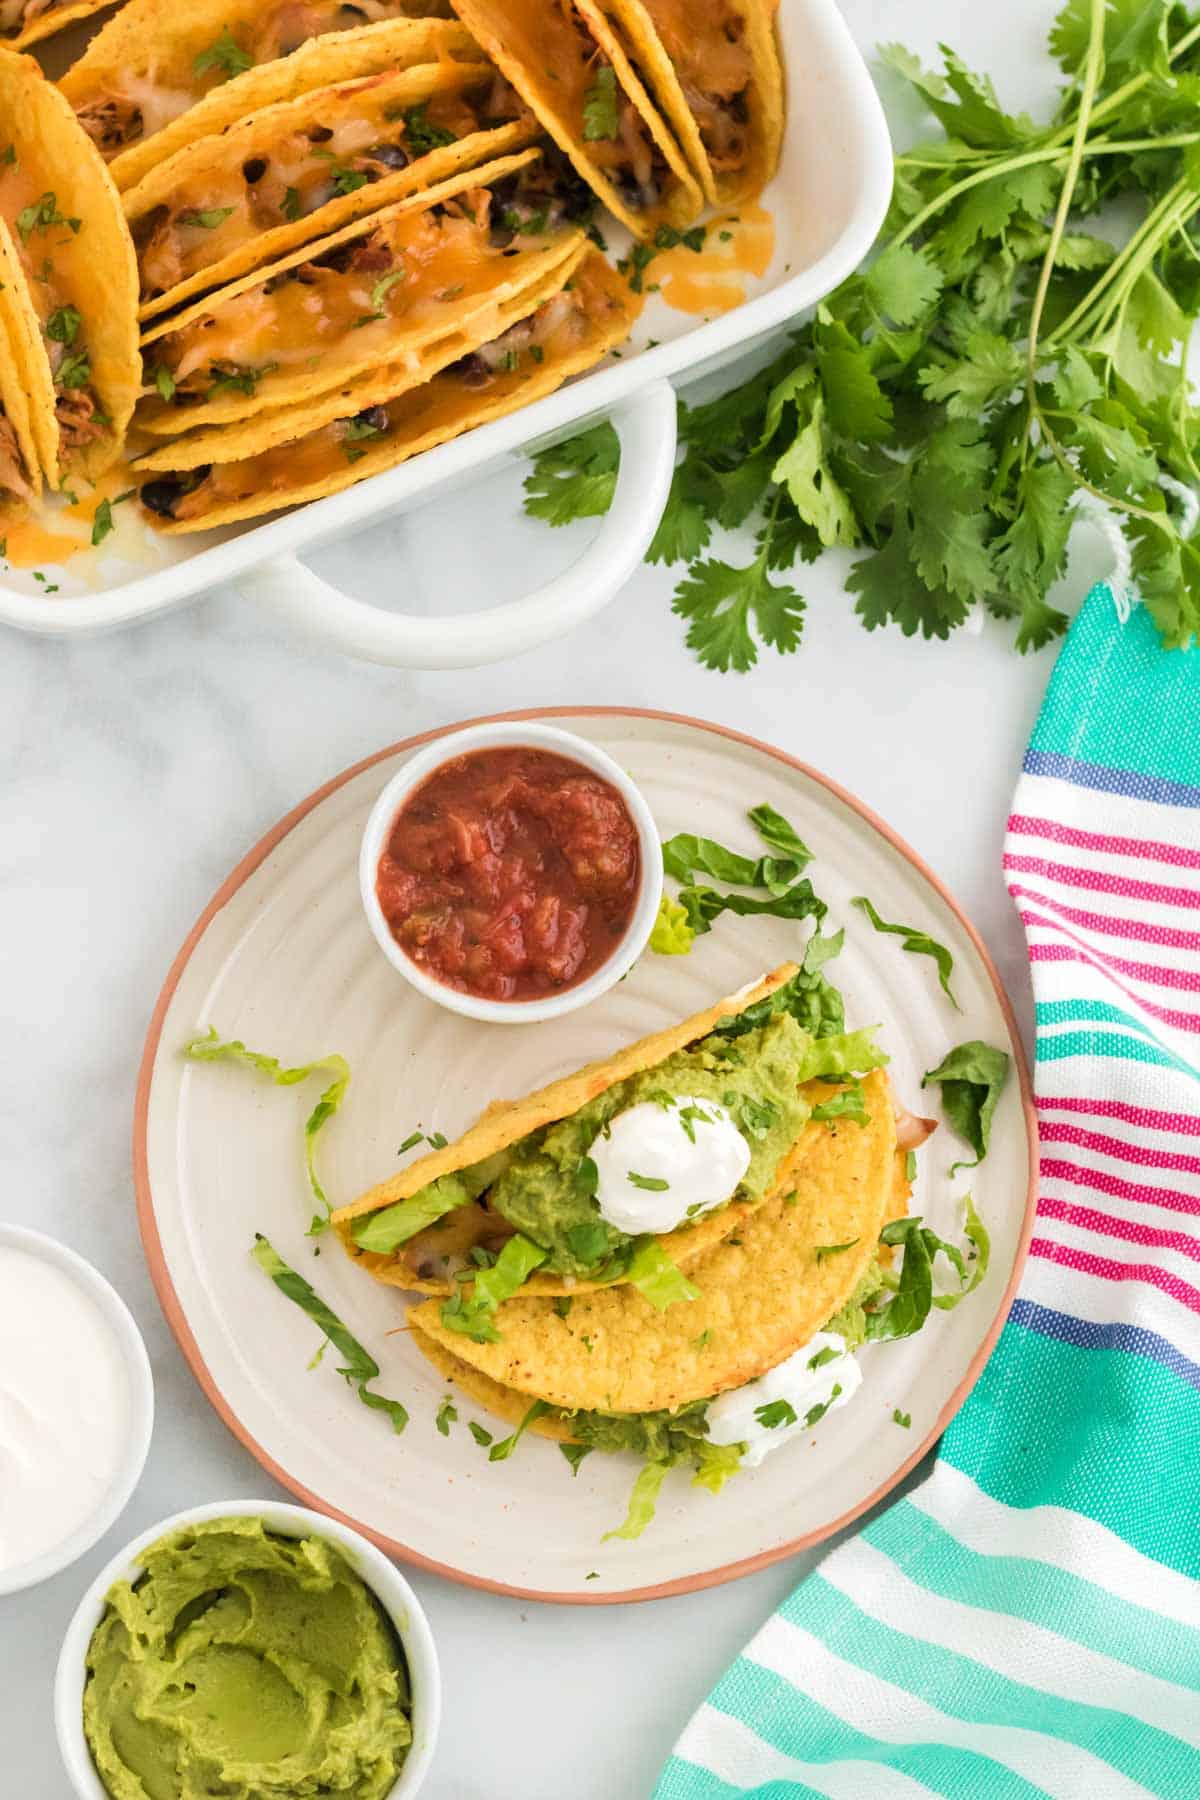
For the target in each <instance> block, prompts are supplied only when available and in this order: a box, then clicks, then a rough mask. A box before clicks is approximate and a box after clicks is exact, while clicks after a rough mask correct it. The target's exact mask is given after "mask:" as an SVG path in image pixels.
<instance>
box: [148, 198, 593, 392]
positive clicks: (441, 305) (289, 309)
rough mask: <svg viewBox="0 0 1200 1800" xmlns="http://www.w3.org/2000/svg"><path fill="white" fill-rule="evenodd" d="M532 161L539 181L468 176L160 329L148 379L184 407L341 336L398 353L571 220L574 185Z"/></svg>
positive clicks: (318, 351)
mask: <svg viewBox="0 0 1200 1800" xmlns="http://www.w3.org/2000/svg"><path fill="white" fill-rule="evenodd" d="M532 167H533V168H534V170H535V174H534V176H533V177H532V186H529V187H527V185H526V184H525V183H524V182H522V181H521V179H520V178H519V177H518V179H517V180H516V182H515V183H514V184H512V185H511V186H508V185H506V184H497V186H496V187H473V188H466V189H464V190H463V191H462V192H460V193H457V194H455V195H453V196H452V197H451V198H449V199H446V200H443V201H439V202H437V203H435V204H434V205H432V206H429V207H426V208H424V210H419V211H418V210H409V211H394V212H392V213H391V214H390V215H388V214H386V213H385V214H380V215H379V216H378V218H377V220H376V221H375V222H374V223H373V224H371V225H370V226H369V228H367V229H363V230H361V231H359V232H358V233H357V234H356V235H354V236H352V237H349V238H347V239H345V240H344V241H343V242H341V243H335V244H333V245H332V246H331V247H330V248H328V249H326V250H323V251H322V250H318V252H317V254H316V255H314V256H313V257H312V258H311V259H309V260H308V261H305V262H300V263H296V264H294V265H293V266H292V267H290V268H286V269H284V270H282V271H281V272H280V273H278V274H275V275H271V276H268V277H267V278H266V279H265V280H263V281H261V282H258V283H256V284H255V285H254V286H252V287H249V288H246V289H244V290H243V291H242V292H241V293H236V294H234V295H233V296H232V297H231V298H230V299H228V300H226V301H224V302H223V303H221V304H219V305H218V306H217V307H216V308H215V309H214V310H213V311H212V312H208V313H202V314H201V315H200V316H199V317H197V318H195V319H193V320H192V321H191V323H189V324H187V325H183V326H181V327H180V328H179V329H178V330H176V331H173V332H170V333H169V334H167V335H166V336H164V337H163V338H162V339H161V340H160V341H159V342H158V343H157V344H156V345H155V346H154V349H153V351H152V352H151V354H152V356H153V359H154V361H153V365H152V367H151V368H150V369H149V370H148V376H147V378H148V380H149V381H150V382H152V383H153V385H154V387H156V388H157V390H158V393H159V394H160V395H161V396H162V398H163V399H164V400H165V401H166V402H167V403H168V405H169V406H171V407H174V408H178V409H179V410H180V412H181V414H182V413H185V412H186V409H187V407H188V406H189V405H194V404H196V403H197V402H200V401H204V400H206V399H210V398H212V397H214V396H218V395H222V394H230V393H240V394H245V395H246V396H253V395H254V394H255V393H256V391H257V389H258V386H259V383H260V382H261V381H262V380H263V379H264V378H265V377H267V376H269V375H274V374H275V373H276V372H277V371H283V372H287V371H292V372H296V371H298V370H300V369H302V368H303V367H304V366H306V365H308V366H310V367H311V368H313V369H314V370H315V369H316V368H318V367H319V366H320V365H321V362H322V359H323V358H324V357H327V356H328V355H329V354H330V352H331V350H332V349H333V347H334V346H341V348H342V351H343V355H342V358H341V360H340V362H339V364H338V366H339V367H347V366H351V365H352V366H353V367H356V368H358V367H369V366H370V364H371V362H372V359H373V358H374V357H375V356H376V355H378V357H380V358H381V359H385V358H387V357H389V356H392V357H394V356H395V355H396V353H397V349H398V348H401V347H403V345H404V344H408V345H409V346H415V345H416V344H418V343H419V342H420V341H422V339H423V338H428V337H430V336H432V335H435V334H436V332H437V330H438V328H439V326H444V327H445V328H446V329H449V328H450V327H451V326H452V325H453V324H454V323H455V322H456V318H457V317H461V315H462V314H463V313H465V312H466V311H467V310H468V309H469V308H470V306H471V304H472V303H473V302H482V301H485V300H486V299H487V298H488V297H489V295H490V294H491V293H492V292H493V291H494V289H495V288H496V285H497V283H498V282H499V281H501V280H502V279H503V278H504V275H505V274H506V273H507V270H508V268H509V267H511V266H512V265H511V264H509V263H508V260H507V259H509V258H512V257H517V256H520V254H521V253H522V252H523V251H538V250H545V249H549V248H551V247H552V246H553V245H554V243H555V242H556V241H557V240H559V239H561V237H562V236H563V234H564V232H565V231H566V230H567V229H568V228H569V224H570V220H571V217H572V214H573V209H574V207H575V205H576V199H575V196H574V195H573V193H572V192H571V191H570V190H564V191H563V192H561V193H555V194H552V195H547V194H546V190H545V187H544V185H543V184H544V180H545V177H544V175H538V174H537V173H536V164H535V165H532ZM521 173H522V174H523V173H524V171H521ZM530 193H532V194H536V195H537V196H538V197H539V198H538V200H537V201H536V202H534V203H531V202H530V200H529V198H528V195H529V194H530ZM543 199H544V204H543V203H542V201H543ZM513 220H517V221H518V224H517V225H514V224H513V222H512V221H513ZM514 274H515V270H514ZM326 373H327V374H328V370H326ZM333 378H334V379H336V375H335V376H334V377H333ZM325 385H326V386H328V385H330V380H328V379H327V380H326V381H325Z"/></svg>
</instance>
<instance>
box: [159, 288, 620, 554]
mask: <svg viewBox="0 0 1200 1800" xmlns="http://www.w3.org/2000/svg"><path fill="white" fill-rule="evenodd" d="M622 288H623V284H622V283H621V282H620V280H619V278H618V277H617V276H615V275H614V274H613V272H612V270H611V269H609V268H608V267H607V265H606V264H605V263H604V261H603V259H602V258H601V257H599V256H595V257H591V256H589V257H587V258H585V260H584V261H583V262H582V263H581V264H580V265H579V267H578V269H577V271H576V273H575V276H574V278H573V280H572V283H571V285H570V286H569V287H567V288H564V289H563V290H561V291H560V292H559V293H557V294H555V295H554V296H553V297H552V298H551V299H549V300H547V301H545V302H544V303H543V305H542V306H540V307H539V308H538V310H537V311H536V312H535V313H533V314H531V315H530V317H529V318H527V319H522V320H520V321H519V322H518V323H517V324H516V325H514V326H512V327H511V328H510V329H509V330H508V331H506V332H505V333H504V334H503V335H502V336H501V337H500V338H497V339H496V340H495V341H494V343H492V344H490V345H487V346H485V348H484V351H483V352H482V353H481V354H478V355H476V356H468V357H465V358H464V359H463V360H462V361H461V362H459V363H455V364H453V365H452V366H451V367H450V368H448V369H443V370H442V371H441V373H440V374H438V375H435V376H434V377H433V378H432V380H430V381H427V382H425V383H424V384H423V385H422V386H420V387H416V388H411V389H409V391H408V392H407V393H404V394H401V395H399V396H398V397H397V398H396V399H395V400H391V401H388V402H387V403H386V405H385V406H383V407H381V408H372V409H371V414H372V417H374V414H375V413H376V412H382V413H385V414H386V426H385V427H382V428H380V429H379V430H378V432H377V433H375V434H374V435H366V436H358V435H355V430H356V427H355V421H353V420H350V419H338V420H336V421H334V422H333V423H332V424H329V425H325V426H323V427H322V428H321V429H320V430H319V431H313V432H309V434H308V435H307V436H306V437H302V438H294V439H293V440H292V441H291V443H286V444H278V445H276V446H275V447H274V448H273V449H270V450H266V451H263V452H262V454H261V455H259V456H251V457H246V458H244V459H243V460H242V461H240V462H236V463H227V464H224V465H220V464H218V465H217V466H215V467H214V468H213V469H212V471H211V472H210V473H209V474H208V475H207V476H206V477H205V478H204V480H203V481H202V482H200V483H199V485H198V486H197V487H196V488H194V489H193V490H192V492H191V493H189V494H187V495H186V496H185V497H184V498H183V499H182V500H181V501H180V502H179V503H178V504H177V505H176V507H175V509H174V514H173V516H174V517H175V518H176V519H189V518H200V517H202V516H203V515H204V514H205V513H207V512H209V511H215V510H216V509H218V508H219V507H222V506H224V505H227V504H228V503H229V502H230V501H236V500H244V499H247V498H250V497H251V496H259V495H262V494H264V493H272V492H277V493H280V494H281V495H282V494H286V493H298V492H301V491H303V490H304V489H306V488H308V487H309V486H311V485H313V484H316V483H320V482H324V481H327V480H329V479H331V478H333V477H336V476H339V475H341V474H343V473H344V472H345V471H346V470H347V469H348V468H353V469H355V471H356V474H355V479H358V478H360V477H361V476H365V475H369V474H371V473H372V472H373V468H374V465H375V463H376V462H377V461H379V460H381V459H380V458H377V457H373V456H372V452H373V451H376V450H379V451H386V452H387V456H388V460H389V462H394V461H398V460H400V458H399V457H398V456H397V454H396V451H397V447H398V446H399V445H401V444H403V443H405V442H417V441H420V440H423V439H425V438H426V437H428V436H429V435H430V434H437V433H439V432H443V431H444V432H446V433H450V432H453V431H454V430H456V429H460V428H461V427H462V425H463V424H464V423H469V422H470V421H469V415H470V410H471V405H472V400H473V399H475V398H478V399H479V400H480V401H481V403H486V405H487V406H488V407H489V408H491V407H492V406H494V405H503V404H505V403H507V402H508V401H510V400H513V399H515V398H517V397H518V396H519V395H520V393H521V390H522V389H523V388H525V387H526V386H528V385H530V384H532V383H533V382H535V381H537V380H538V379H539V378H541V377H542V376H543V375H544V373H545V372H546V371H547V370H549V371H552V370H553V369H554V367H555V366H556V365H558V366H561V365H563V364H565V363H567V362H568V360H569V359H571V358H573V357H575V356H577V355H578V353H579V352H580V351H581V350H583V349H584V348H585V347H586V346H587V345H588V344H589V343H591V342H598V341H599V340H604V339H606V338H607V337H608V336H609V334H610V333H611V331H612V326H613V320H614V315H617V314H621V315H625V316H628V314H629V312H630V310H631V309H630V302H629V299H628V297H627V295H626V294H625V293H623V292H622ZM480 365H482V367H481V366H480ZM281 504H282V501H281Z"/></svg>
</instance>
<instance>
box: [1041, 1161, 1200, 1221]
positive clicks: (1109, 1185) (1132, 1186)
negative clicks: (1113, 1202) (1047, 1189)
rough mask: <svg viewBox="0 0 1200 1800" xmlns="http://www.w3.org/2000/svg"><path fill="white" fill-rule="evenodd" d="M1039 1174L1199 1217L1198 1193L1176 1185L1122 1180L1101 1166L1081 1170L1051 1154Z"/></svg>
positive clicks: (1124, 1198)
mask: <svg viewBox="0 0 1200 1800" xmlns="http://www.w3.org/2000/svg"><path fill="white" fill-rule="evenodd" d="M1041 1176H1042V1180H1043V1181H1066V1182H1069V1183H1070V1185H1071V1186H1072V1187H1085V1188H1091V1189H1092V1190H1093V1192H1094V1193H1097V1194H1111V1195H1112V1196H1113V1197H1114V1199H1117V1200H1132V1201H1134V1202H1135V1203H1136V1204H1137V1205H1139V1206H1165V1207H1166V1208H1167V1209H1168V1210H1169V1211H1171V1212H1182V1213H1191V1214H1193V1215H1195V1216H1196V1217H1197V1218H1200V1196H1197V1195H1195V1194H1181V1193H1180V1192H1179V1191H1178V1189H1176V1188H1164V1187H1151V1186H1149V1185H1147V1184H1146V1183H1144V1182H1140V1181H1124V1180H1122V1178H1121V1177H1120V1176H1119V1175H1110V1174H1108V1172H1107V1171H1106V1170H1104V1169H1084V1168H1081V1167H1080V1165H1079V1164H1078V1163H1073V1162H1063V1161H1060V1160H1059V1159H1058V1158H1057V1157H1054V1156H1043V1157H1042V1160H1041Z"/></svg>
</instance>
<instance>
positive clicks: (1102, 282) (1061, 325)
mask: <svg viewBox="0 0 1200 1800" xmlns="http://www.w3.org/2000/svg"><path fill="white" fill-rule="evenodd" d="M1184 194H1186V187H1185V184H1184V183H1183V182H1182V181H1180V182H1177V183H1176V184H1175V186H1174V187H1173V188H1169V189H1168V190H1167V192H1166V193H1165V194H1164V195H1163V197H1162V199H1161V200H1160V201H1158V203H1157V204H1156V205H1155V206H1153V207H1151V209H1150V211H1149V212H1148V213H1147V214H1146V217H1145V218H1144V219H1143V220H1142V222H1141V224H1140V225H1139V226H1138V228H1137V230H1136V231H1135V232H1134V233H1133V235H1132V237H1131V238H1130V239H1129V242H1128V243H1127V244H1125V245H1124V246H1123V248H1122V249H1121V252H1120V254H1119V255H1118V256H1116V257H1114V259H1113V261H1112V262H1111V263H1109V265H1108V267H1107V269H1105V271H1104V273H1103V274H1102V275H1099V276H1097V278H1096V280H1095V281H1094V282H1093V283H1092V285H1091V287H1090V288H1089V289H1088V291H1087V293H1086V294H1085V295H1084V297H1083V299H1082V300H1081V301H1080V302H1079V304H1078V305H1077V306H1076V307H1075V308H1074V310H1073V311H1072V312H1070V313H1068V314H1067V316H1066V318H1065V319H1060V320H1059V322H1058V324H1057V325H1056V326H1055V327H1054V330H1053V331H1051V332H1048V333H1047V335H1046V339H1045V343H1046V345H1047V346H1049V345H1050V344H1056V343H1058V342H1059V341H1060V340H1061V339H1063V338H1066V337H1069V336H1070V335H1071V334H1072V333H1073V332H1075V331H1076V330H1077V329H1078V327H1079V326H1080V325H1081V324H1082V323H1083V321H1084V319H1086V318H1087V316H1088V314H1089V313H1090V312H1092V310H1093V309H1094V308H1095V306H1096V305H1097V304H1098V302H1099V300H1100V297H1101V295H1102V294H1103V293H1104V292H1105V290H1106V289H1107V288H1110V287H1111V286H1112V285H1113V283H1114V282H1116V281H1122V280H1123V278H1124V276H1125V274H1126V271H1127V270H1128V268H1129V266H1130V263H1131V261H1132V260H1133V259H1134V258H1136V257H1138V256H1139V255H1140V253H1141V249H1142V246H1143V245H1144V244H1145V243H1146V242H1147V240H1149V239H1153V247H1152V249H1151V252H1150V258H1151V260H1152V259H1153V257H1154V256H1155V254H1156V253H1157V251H1158V248H1159V245H1160V244H1161V242H1162V236H1161V235H1159V227H1160V226H1161V224H1162V223H1163V221H1164V220H1165V219H1166V217H1167V215H1168V213H1170V212H1171V211H1172V209H1173V208H1174V207H1175V206H1177V205H1178V203H1179V199H1180V196H1181V195H1184ZM1162 235H1169V228H1168V232H1167V233H1165V234H1162ZM1143 267H1144V265H1143ZM1141 272H1142V271H1141V269H1140V268H1139V271H1138V273H1139V274H1140V273H1141Z"/></svg>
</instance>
